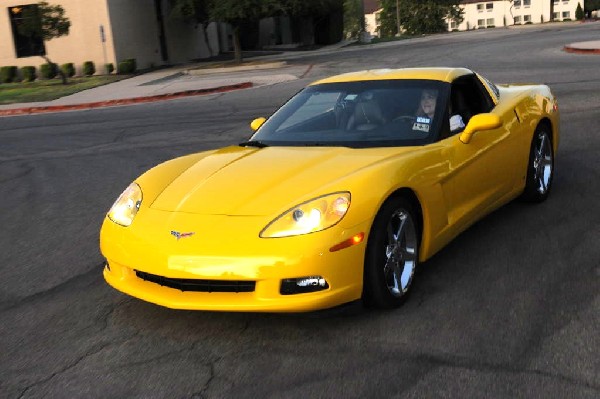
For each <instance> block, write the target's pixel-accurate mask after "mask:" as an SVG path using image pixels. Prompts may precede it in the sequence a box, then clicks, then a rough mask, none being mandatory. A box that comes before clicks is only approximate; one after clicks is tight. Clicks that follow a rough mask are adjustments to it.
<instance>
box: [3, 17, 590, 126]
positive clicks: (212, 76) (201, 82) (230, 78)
mask: <svg viewBox="0 0 600 399" xmlns="http://www.w3.org/2000/svg"><path fill="white" fill-rule="evenodd" d="M511 28H512V29H524V28H525V29H526V28H528V26H525V27H511ZM349 44H351V42H345V41H344V42H340V43H337V44H334V45H330V46H325V47H322V48H320V49H317V50H312V51H305V52H304V51H302V52H299V51H288V52H282V53H281V54H277V55H266V56H258V57H254V58H253V61H255V62H254V64H253V65H244V66H228V67H217V68H212V67H210V65H208V67H207V64H206V63H191V64H187V65H182V66H175V67H167V68H164V69H160V70H157V71H152V72H148V73H144V74H140V75H137V76H135V77H132V78H129V79H124V80H121V81H118V82H115V83H111V84H107V85H104V86H99V87H96V88H92V89H88V90H84V91H81V92H79V93H75V94H72V95H69V96H65V97H62V98H59V99H56V100H52V101H45V102H33V103H14V104H7V105H0V117H1V116H14V115H24V114H34V113H47V112H61V111H73V110H81V109H92V108H99V107H108V106H119V105H130V104H137V103H147V102H153V101H164V100H172V99H177V98H182V97H188V96H197V95H207V94H215V93H222V92H226V91H232V90H240V89H247V88H250V87H257V86H264V85H271V84H277V83H282V82H287V81H290V80H295V79H298V78H299V77H303V76H305V75H306V74H307V72H308V71H309V70H310V69H309V68H311V66H310V65H309V66H308V68H306V69H302V68H300V69H298V68H293V67H290V66H289V65H288V64H287V62H286V61H285V60H286V59H289V60H298V59H302V58H303V57H310V56H313V57H314V56H319V55H324V54H334V53H335V54H337V53H339V52H340V50H342V51H358V50H359V49H360V48H359V47H358V46H354V47H348V46H349ZM389 44H390V43H381V44H372V46H388V45H389ZM392 44H393V42H392ZM563 49H564V51H568V52H572V53H580V54H599V55H600V40H593V41H584V42H576V43H569V44H565V45H564V47H563ZM256 61H258V62H256Z"/></svg>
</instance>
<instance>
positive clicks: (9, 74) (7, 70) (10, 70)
mask: <svg viewBox="0 0 600 399" xmlns="http://www.w3.org/2000/svg"><path fill="white" fill-rule="evenodd" d="M15 80H17V67H16V66H4V67H2V68H0V82H1V83H11V82H14V81H15Z"/></svg>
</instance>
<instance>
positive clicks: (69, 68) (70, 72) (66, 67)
mask: <svg viewBox="0 0 600 399" xmlns="http://www.w3.org/2000/svg"><path fill="white" fill-rule="evenodd" d="M60 70H61V71H62V73H64V74H65V76H66V77H68V78H72V77H73V76H75V66H74V65H73V63H72V62H69V63H67V64H62V65H61V66H60Z"/></svg>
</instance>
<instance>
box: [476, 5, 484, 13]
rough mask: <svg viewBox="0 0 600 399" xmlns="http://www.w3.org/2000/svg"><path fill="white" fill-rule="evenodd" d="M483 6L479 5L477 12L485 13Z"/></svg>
mask: <svg viewBox="0 0 600 399" xmlns="http://www.w3.org/2000/svg"><path fill="white" fill-rule="evenodd" d="M483 6H484V5H483V4H477V11H478V12H482V11H483Z"/></svg>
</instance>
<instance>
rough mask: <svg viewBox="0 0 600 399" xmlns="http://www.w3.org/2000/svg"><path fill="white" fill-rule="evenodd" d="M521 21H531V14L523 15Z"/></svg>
mask: <svg viewBox="0 0 600 399" xmlns="http://www.w3.org/2000/svg"><path fill="white" fill-rule="evenodd" d="M523 21H525V23H527V22H531V15H523Z"/></svg>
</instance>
